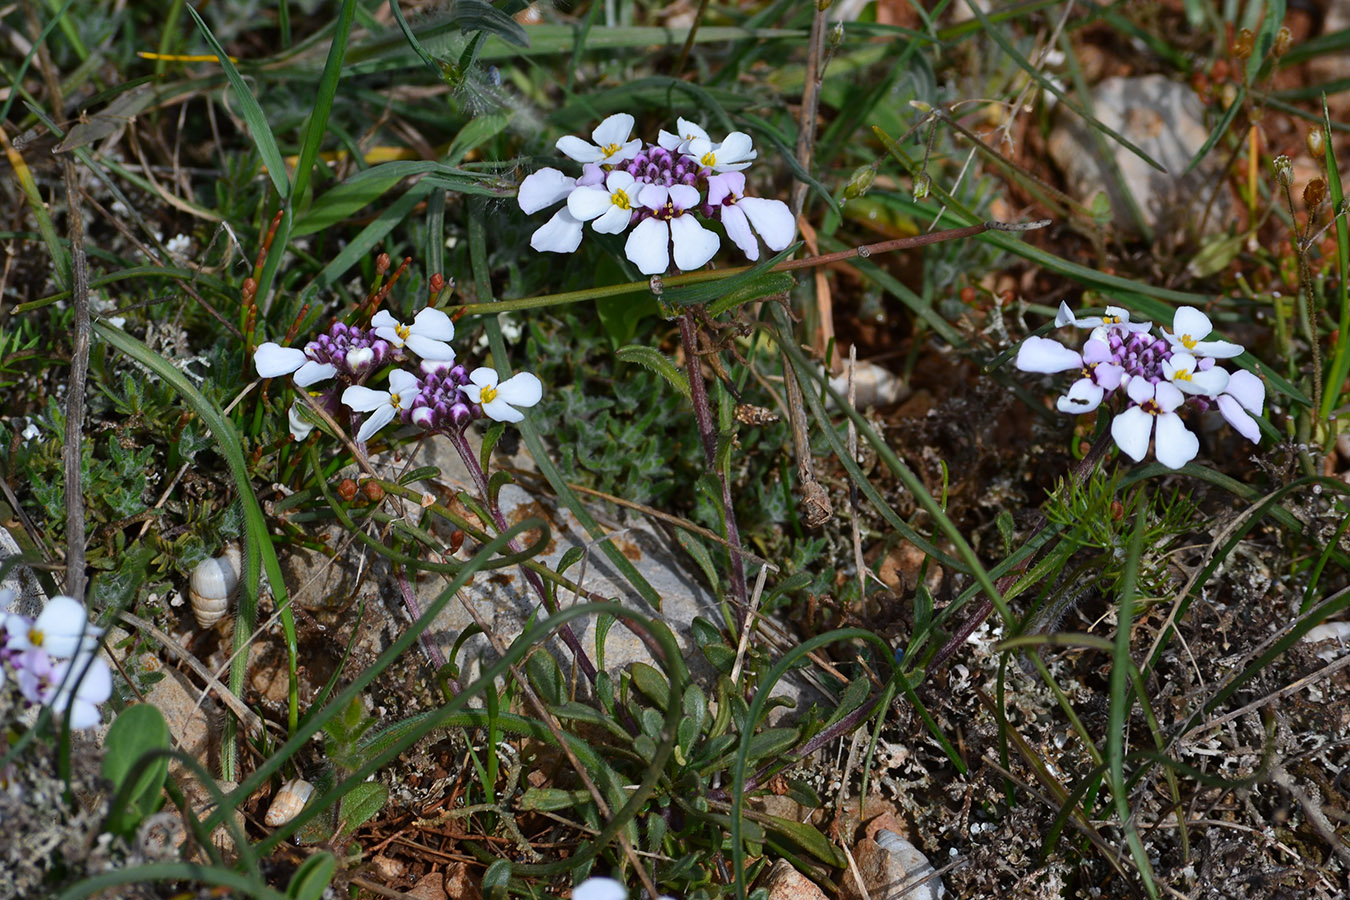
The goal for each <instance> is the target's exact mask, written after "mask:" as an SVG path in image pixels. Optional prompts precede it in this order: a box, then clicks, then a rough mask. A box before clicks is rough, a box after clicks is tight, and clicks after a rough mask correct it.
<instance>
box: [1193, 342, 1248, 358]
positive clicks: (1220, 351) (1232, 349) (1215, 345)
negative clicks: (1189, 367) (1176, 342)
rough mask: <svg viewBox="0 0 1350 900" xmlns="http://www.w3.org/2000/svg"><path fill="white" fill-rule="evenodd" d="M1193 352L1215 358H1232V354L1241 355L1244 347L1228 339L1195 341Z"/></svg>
mask: <svg viewBox="0 0 1350 900" xmlns="http://www.w3.org/2000/svg"><path fill="white" fill-rule="evenodd" d="M1193 349H1194V352H1196V353H1199V354H1200V355H1201V356H1212V357H1213V358H1215V359H1232V358H1233V357H1234V356H1241V355H1242V351H1243V350H1245V349H1246V348H1245V347H1243V346H1242V345H1241V344H1234V343H1231V342H1229V341H1197V342H1196V344H1195V347H1194V348H1193Z"/></svg>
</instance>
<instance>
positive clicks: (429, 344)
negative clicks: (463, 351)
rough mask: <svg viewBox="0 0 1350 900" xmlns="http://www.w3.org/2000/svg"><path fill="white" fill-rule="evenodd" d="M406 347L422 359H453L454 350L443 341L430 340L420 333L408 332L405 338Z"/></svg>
mask: <svg viewBox="0 0 1350 900" xmlns="http://www.w3.org/2000/svg"><path fill="white" fill-rule="evenodd" d="M407 346H408V349H409V350H411V351H412V352H414V353H416V354H417V355H418V356H420V357H422V358H423V359H454V358H455V351H454V349H453V348H452V347H451V346H450V345H449V344H447V343H446V342H445V341H437V340H432V339H431V338H429V337H424V336H422V335H420V334H410V335H408V340H407Z"/></svg>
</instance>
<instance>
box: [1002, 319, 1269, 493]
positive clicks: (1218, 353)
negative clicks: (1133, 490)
mask: <svg viewBox="0 0 1350 900" xmlns="http://www.w3.org/2000/svg"><path fill="white" fill-rule="evenodd" d="M1055 324H1056V325H1059V326H1064V325H1075V326H1077V327H1079V328H1091V329H1092V331H1091V333H1090V334H1089V335H1088V339H1087V342H1086V343H1085V344H1084V345H1083V350H1082V352H1081V353H1080V352H1078V351H1076V350H1071V349H1070V348H1068V347H1065V346H1064V345H1063V344H1061V343H1059V341H1055V340H1051V339H1049V338H1042V337H1035V336H1032V337H1029V338H1027V339H1026V340H1025V341H1024V342H1023V343H1022V346H1021V348H1020V349H1019V350H1018V352H1017V368H1019V369H1021V370H1022V371H1024V372H1042V373H1051V372H1067V371H1069V370H1072V369H1077V370H1079V372H1080V374H1081V377H1080V378H1079V379H1078V380H1077V381H1075V382H1074V383H1073V384H1072V385H1071V386H1070V387H1069V391H1068V393H1067V394H1065V395H1064V396H1063V397H1060V398H1059V402H1058V403H1057V404H1056V405H1057V406H1058V408H1059V411H1060V412H1066V413H1086V412H1091V411H1092V410H1094V409H1096V408H1097V407H1098V406H1100V405H1101V403H1102V401H1103V400H1104V399H1105V398H1106V396H1107V395H1108V394H1110V393H1112V392H1113V391H1115V390H1116V389H1117V388H1121V387H1123V388H1124V389H1125V394H1126V396H1127V398H1128V400H1127V405H1126V407H1125V409H1124V410H1123V411H1122V412H1120V413H1119V414H1118V415H1117V416H1116V417H1115V418H1114V419H1113V420H1112V421H1111V436H1112V437H1113V438H1114V439H1115V442H1116V445H1117V446H1118V447H1120V449H1121V450H1122V451H1123V452H1124V453H1125V455H1127V456H1129V457H1130V459H1133V460H1134V461H1135V462H1138V461H1139V460H1141V459H1143V458H1144V455H1145V454H1146V453H1148V445H1149V441H1150V440H1153V442H1154V454H1155V455H1156V456H1157V457H1158V462H1160V463H1162V464H1163V465H1165V466H1168V467H1169V468H1173V469H1179V468H1181V467H1182V466H1184V465H1186V463H1188V462H1190V461H1191V460H1192V459H1194V458H1195V455H1196V453H1198V452H1199V451H1200V440H1199V439H1198V438H1197V437H1196V436H1195V435H1194V434H1192V433H1191V432H1190V431H1189V430H1188V429H1187V428H1186V425H1185V423H1184V422H1182V420H1181V416H1179V415H1178V414H1177V410H1178V409H1179V408H1180V407H1181V406H1182V405H1183V404H1185V403H1187V401H1189V403H1190V405H1192V406H1194V407H1196V408H1198V409H1200V410H1202V411H1203V410H1207V409H1209V408H1210V407H1211V406H1217V407H1218V409H1219V412H1220V413H1222V414H1223V417H1224V418H1225V419H1226V420H1228V424H1230V425H1232V426H1233V427H1234V428H1235V429H1237V431H1238V433H1239V434H1241V435H1242V436H1243V437H1245V438H1247V439H1248V440H1250V441H1251V442H1252V443H1259V442H1260V440H1261V429H1260V428H1259V427H1258V425H1257V424H1256V420H1255V419H1254V418H1252V417H1253V416H1259V415H1261V412H1262V410H1263V409H1264V407H1265V401H1266V387H1265V385H1264V384H1263V383H1262V381H1261V379H1260V378H1258V377H1256V376H1255V375H1253V374H1252V373H1251V372H1248V371H1246V370H1245V369H1238V370H1237V371H1236V372H1232V373H1229V372H1228V371H1227V370H1226V369H1223V368H1220V367H1219V366H1218V365H1216V364H1215V360H1219V359H1230V358H1232V357H1234V356H1237V355H1238V354H1240V353H1242V349H1243V348H1242V346H1241V345H1239V344H1233V343H1230V342H1228V341H1211V340H1206V338H1208V337H1209V335H1210V332H1211V331H1213V330H1214V326H1213V324H1212V323H1211V322H1210V321H1209V316H1206V315H1205V314H1204V313H1203V312H1201V311H1200V310H1198V309H1196V308H1195V307H1193V306H1183V307H1181V308H1180V309H1178V310H1177V311H1176V315H1175V317H1174V318H1173V320H1172V331H1171V333H1170V334H1169V333H1168V332H1166V331H1164V332H1163V334H1162V337H1154V336H1153V335H1151V334H1150V333H1149V331H1150V329H1151V328H1152V325H1150V324H1149V323H1148V322H1131V321H1130V313H1129V311H1128V310H1125V309H1120V308H1119V307H1115V306H1108V307H1107V308H1106V316H1105V317H1102V318H1096V317H1086V318H1079V317H1077V316H1075V315H1074V314H1073V312H1071V311H1070V310H1069V307H1068V305H1067V304H1063V303H1061V304H1060V307H1059V315H1057V316H1056V317H1055ZM1155 423H1156V426H1157V427H1156V429H1155V427H1154V426H1155Z"/></svg>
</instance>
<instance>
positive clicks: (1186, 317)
mask: <svg viewBox="0 0 1350 900" xmlns="http://www.w3.org/2000/svg"><path fill="white" fill-rule="evenodd" d="M1213 330H1214V326H1213V325H1212V324H1211V323H1210V321H1209V316H1207V315H1205V314H1204V313H1202V312H1201V311H1200V310H1198V309H1196V308H1195V307H1194V306H1183V307H1181V308H1180V309H1178V310H1177V312H1176V315H1175V316H1174V317H1173V319H1172V334H1173V335H1175V336H1176V339H1177V340H1178V341H1181V342H1183V343H1188V341H1187V339H1188V338H1189V339H1190V340H1193V341H1202V340H1204V339H1205V336H1206V335H1208V334H1209V333H1210V332H1211V331H1213Z"/></svg>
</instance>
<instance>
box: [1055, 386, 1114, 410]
mask: <svg viewBox="0 0 1350 900" xmlns="http://www.w3.org/2000/svg"><path fill="white" fill-rule="evenodd" d="M1105 395H1106V392H1105V391H1103V390H1102V389H1101V386H1100V385H1098V384H1095V383H1094V382H1093V381H1092V379H1091V378H1080V379H1078V380H1077V381H1075V382H1074V383H1073V384H1071V385H1070V386H1069V392H1068V393H1067V394H1065V395H1064V396H1063V397H1060V398H1059V400H1057V401H1055V408H1056V409H1058V410H1059V411H1060V412H1062V413H1073V414H1075V415H1081V414H1082V413H1088V412H1092V411H1093V410H1094V409H1096V408H1097V407H1098V406H1100V405H1101V403H1102V397H1104V396H1105Z"/></svg>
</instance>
